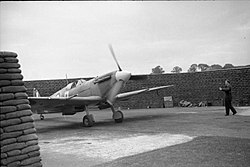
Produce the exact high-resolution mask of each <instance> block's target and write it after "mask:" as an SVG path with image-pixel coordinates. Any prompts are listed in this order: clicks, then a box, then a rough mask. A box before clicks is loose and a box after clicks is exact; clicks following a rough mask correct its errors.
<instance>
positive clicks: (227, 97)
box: [219, 80, 237, 116]
mask: <svg viewBox="0 0 250 167" xmlns="http://www.w3.org/2000/svg"><path fill="white" fill-rule="evenodd" d="M231 89H232V87H231V85H230V82H229V80H226V81H225V87H224V88H221V87H220V88H219V90H221V91H224V92H225V107H226V115H225V116H228V115H229V109H230V110H231V111H232V112H233V115H235V114H236V113H237V112H236V110H235V109H234V107H233V106H232V103H231V102H232V93H231Z"/></svg>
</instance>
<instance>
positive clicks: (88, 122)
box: [82, 115, 94, 127]
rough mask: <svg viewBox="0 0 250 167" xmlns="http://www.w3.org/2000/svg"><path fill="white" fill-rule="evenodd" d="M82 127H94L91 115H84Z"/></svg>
mask: <svg viewBox="0 0 250 167" xmlns="http://www.w3.org/2000/svg"><path fill="white" fill-rule="evenodd" d="M82 123H83V126H85V127H91V126H93V125H94V119H93V116H92V115H85V116H84V117H83V120H82Z"/></svg>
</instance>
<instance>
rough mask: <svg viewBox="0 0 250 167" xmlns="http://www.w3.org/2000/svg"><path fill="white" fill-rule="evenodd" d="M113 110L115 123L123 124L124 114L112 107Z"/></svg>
mask: <svg viewBox="0 0 250 167" xmlns="http://www.w3.org/2000/svg"><path fill="white" fill-rule="evenodd" d="M111 110H112V112H113V119H114V120H115V123H122V122H123V113H122V112H121V111H120V110H117V111H115V109H114V107H113V106H111Z"/></svg>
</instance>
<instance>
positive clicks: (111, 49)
mask: <svg viewBox="0 0 250 167" xmlns="http://www.w3.org/2000/svg"><path fill="white" fill-rule="evenodd" d="M109 50H110V52H111V54H112V56H113V58H114V60H115V62H116V65H117V67H118V69H119V71H122V68H121V66H120V65H119V63H118V61H117V59H116V56H115V52H114V50H113V47H112V45H111V44H109ZM145 79H148V77H147V76H145V75H131V77H130V80H145Z"/></svg>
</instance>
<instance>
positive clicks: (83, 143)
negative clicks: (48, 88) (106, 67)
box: [33, 107, 250, 167]
mask: <svg viewBox="0 0 250 167" xmlns="http://www.w3.org/2000/svg"><path fill="white" fill-rule="evenodd" d="M236 110H237V112H238V113H237V114H236V115H234V116H232V115H230V116H224V115H225V109H224V107H201V108H196V107H192V108H159V109H140V110H123V113H124V117H125V118H124V122H123V123H119V124H116V123H114V121H113V120H112V119H111V117H112V112H111V111H110V110H102V111H91V112H90V113H91V114H93V115H94V117H95V121H96V123H95V125H94V126H93V127H90V128H86V127H83V126H82V117H83V116H84V113H77V114H75V115H73V116H62V115H61V114H48V115H45V119H44V120H40V118H39V115H33V117H34V119H35V125H36V129H37V135H38V137H39V146H40V148H41V149H40V152H41V157H42V164H43V166H44V167H57V166H61V167H68V166H74V167H78V166H79V167H80V166H81V167H83V166H84V167H85V166H86V167H90V166H97V167H113V166H114V167H120V166H122V167H125V166H133V167H135V166H136V167H137V166H138V167H139V166H148V167H152V166H155V167H158V166H160V167H163V166H171V167H172V166H174V167H175V166H178V167H179V166H190V167H191V166H192V167H193V166H209V167H210V166H220V167H221V166H227V167H228V166H232V167H233V166H237V167H239V166H244V167H245V166H246V167H247V166H250V107H236Z"/></svg>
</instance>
